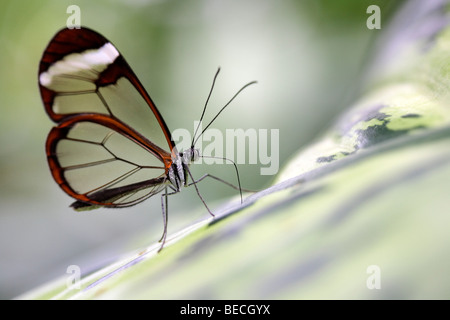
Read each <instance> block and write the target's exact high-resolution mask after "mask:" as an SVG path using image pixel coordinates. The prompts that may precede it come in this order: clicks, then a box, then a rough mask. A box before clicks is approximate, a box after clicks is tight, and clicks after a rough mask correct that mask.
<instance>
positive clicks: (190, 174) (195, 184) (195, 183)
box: [186, 167, 215, 217]
mask: <svg viewBox="0 0 450 320" xmlns="http://www.w3.org/2000/svg"><path fill="white" fill-rule="evenodd" d="M186 168H187V167H186ZM186 171H187V172H188V173H189V176H190V177H191V179H192V183H190V184H188V186H191V185H194V187H195V190H196V191H197V195H198V197H199V198H200V200H202V202H203V205H204V206H205V208H206V210H208V212H209V214H210V215H211V216H213V217H215V215H214V214H213V213H212V212H211V210H209V208H208V206H207V205H206V202H205V200H203V197H202V195H201V194H200V191H199V190H198V188H197V181H195V179H194V177H193V176H192V173H191V171H190V170H189V169H188V168H187V170H186Z"/></svg>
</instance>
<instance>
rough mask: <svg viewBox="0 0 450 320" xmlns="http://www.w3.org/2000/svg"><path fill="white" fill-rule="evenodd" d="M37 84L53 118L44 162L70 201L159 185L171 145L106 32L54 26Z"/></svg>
mask: <svg viewBox="0 0 450 320" xmlns="http://www.w3.org/2000/svg"><path fill="white" fill-rule="evenodd" d="M39 88H40V91H41V96H42V100H43V102H44V106H45V109H46V111H47V113H48V114H49V116H50V118H51V119H52V120H53V121H55V122H56V123H57V126H56V127H55V128H53V129H52V131H50V133H49V135H48V138H47V144H46V152H47V158H48V162H49V166H50V169H51V172H52V174H53V177H54V179H55V181H56V182H57V183H58V184H59V185H60V186H61V188H62V189H63V190H64V191H65V192H66V193H68V194H69V195H70V196H72V197H74V198H75V199H77V200H78V201H77V202H76V203H75V204H74V205H73V206H74V207H75V208H83V207H84V206H88V207H89V206H90V205H92V206H97V205H100V206H111V207H121V206H127V205H133V204H135V203H138V202H140V201H143V200H144V199H146V198H148V197H149V196H151V195H153V194H155V193H157V192H159V191H161V190H162V189H163V188H164V184H163V183H164V182H166V175H167V170H168V168H169V167H170V166H171V163H172V162H171V161H172V152H176V150H175V147H174V143H173V142H172V139H171V136H170V132H169V130H168V128H167V126H166V124H165V122H164V120H163V119H162V117H161V115H160V113H159V111H158V110H157V109H156V107H155V105H154V103H153V101H152V100H151V98H150V97H149V95H148V94H147V92H146V91H145V89H144V88H143V86H142V85H141V83H140V82H139V80H138V78H137V77H136V75H135V74H134V73H133V71H132V70H131V68H130V67H129V65H128V64H127V62H126V61H125V59H124V58H123V57H122V55H121V54H120V53H119V51H118V50H117V49H116V48H115V47H114V45H112V44H111V43H110V42H109V41H108V40H107V39H106V38H104V37H103V36H101V35H100V34H98V33H96V32H95V31H92V30H90V29H87V28H82V29H72V30H70V29H63V30H61V31H60V32H58V33H57V34H56V35H55V36H54V38H53V39H52V40H51V41H50V43H49V45H48V47H47V49H46V50H45V51H44V54H43V56H42V59H41V63H40V67H39Z"/></svg>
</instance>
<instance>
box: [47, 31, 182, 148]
mask: <svg viewBox="0 0 450 320" xmlns="http://www.w3.org/2000/svg"><path fill="white" fill-rule="evenodd" d="M39 88H40V91H41V96H42V100H43V102H44V105H45V109H46V111H47V113H48V114H49V116H50V118H51V119H52V120H53V121H55V122H58V123H59V122H61V121H63V120H64V119H65V118H67V117H68V116H70V115H75V114H82V113H100V114H104V115H108V116H110V117H112V118H115V119H117V120H120V121H121V122H123V123H125V124H127V125H128V126H130V127H131V128H133V129H135V130H136V131H137V132H139V133H141V134H142V135H143V136H144V137H146V138H147V139H148V140H149V141H152V142H153V143H154V144H156V145H157V146H159V147H161V148H164V149H166V150H169V151H172V149H173V148H174V143H173V142H172V139H171V136H170V131H169V129H168V128H167V125H166V124H165V122H164V120H163V118H162V116H161V115H160V113H159V111H158V109H157V108H156V107H155V104H154V103H153V101H152V100H151V98H150V96H149V95H148V94H147V92H146V91H145V89H144V87H143V86H142V84H141V83H140V81H139V79H138V78H137V77H136V75H135V74H134V72H133V71H132V70H131V68H130V67H129V65H128V64H127V62H126V61H125V59H124V58H123V57H122V55H121V54H120V53H119V51H118V50H117V49H116V48H115V47H114V45H112V44H111V43H110V42H109V41H108V40H107V39H106V38H104V37H103V36H101V35H100V34H98V33H97V32H95V31H92V30H90V29H87V28H82V29H72V30H70V29H63V30H61V31H60V32H58V33H57V34H56V35H55V36H54V38H53V39H52V40H51V41H50V43H49V45H48V46H47V49H46V50H45V52H44V54H43V56H42V59H41V63H40V67H39Z"/></svg>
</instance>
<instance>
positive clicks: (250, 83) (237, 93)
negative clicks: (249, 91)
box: [192, 69, 257, 146]
mask: <svg viewBox="0 0 450 320" xmlns="http://www.w3.org/2000/svg"><path fill="white" fill-rule="evenodd" d="M219 70H220V69H219ZM217 73H219V71H217ZM217 73H216V77H217ZM215 80H216V78H214V81H215ZM255 83H257V81H251V82H249V83H247V84H246V85H244V86H243V87H242V88H240V89H239V91H238V92H236V93H235V95H234V96H233V97H232V98H231V99H230V100H229V101H228V102H227V103H226V104H225V105H224V106H223V107H222V109H220V111H219V112H218V113H217V114H216V116H215V117H214V118H213V119H212V120H211V121H210V122H209V123H208V125H207V126H206V127H205V128H204V129H203V131H202V132H201V133H200V134H199V135H198V137H197V139H195V141H194V142H193V143H192V146H193V145H195V143H196V142H197V140H198V139H199V138H200V137H201V136H202V134H203V133H205V131H206V130H207V129H208V128H209V126H210V125H211V124H212V123H213V122H214V121H215V120H216V119H217V117H218V116H219V114H221V113H222V111H223V110H224V109H225V108H226V107H228V105H229V104H230V103H231V102H232V101H233V100H234V99H235V98H236V97H237V96H238V95H239V93H241V91H242V90H244V89H245V88H247V87H248V86H250V85H252V84H255ZM213 87H214V83H213ZM211 90H212V88H211ZM210 95H211V93H210ZM208 99H209V96H208ZM205 108H206V106H205ZM203 113H204V110H203ZM202 117H203V114H202ZM197 129H198V127H197ZM196 132H197V131H196ZM194 137H195V135H194Z"/></svg>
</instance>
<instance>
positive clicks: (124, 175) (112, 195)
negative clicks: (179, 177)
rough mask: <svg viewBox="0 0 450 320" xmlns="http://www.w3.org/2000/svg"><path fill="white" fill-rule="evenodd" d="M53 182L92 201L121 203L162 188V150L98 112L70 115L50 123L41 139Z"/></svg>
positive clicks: (82, 199) (79, 198) (139, 199)
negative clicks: (52, 125)
mask: <svg viewBox="0 0 450 320" xmlns="http://www.w3.org/2000/svg"><path fill="white" fill-rule="evenodd" d="M46 152H47V158H48V162H49V166H50V169H51V172H52V174H53V177H54V178H55V181H56V182H57V183H58V184H59V185H60V186H61V188H62V189H63V190H64V191H66V193H68V194H69V195H71V196H72V197H74V198H75V199H77V200H79V201H81V202H87V203H91V204H94V205H102V206H110V207H123V206H130V205H134V204H136V203H138V202H141V201H143V200H145V199H146V198H148V197H150V196H152V195H153V194H155V193H158V192H160V191H161V190H162V189H163V188H164V186H165V185H164V183H165V182H166V166H165V164H164V159H163V157H164V156H166V157H167V156H170V154H165V153H164V152H165V151H163V150H161V149H158V147H157V146H154V145H152V143H151V142H150V141H146V139H145V137H143V136H142V135H140V134H139V133H138V132H135V131H134V130H133V129H132V128H130V127H128V126H127V125H125V124H124V123H121V122H118V121H116V120H115V119H112V118H110V117H107V116H103V115H95V117H94V115H92V114H83V115H78V116H73V117H71V118H69V119H67V120H66V121H64V122H63V123H62V124H60V125H59V126H57V127H55V128H53V129H52V130H51V131H50V133H49V135H48V139H47V144H46Z"/></svg>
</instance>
